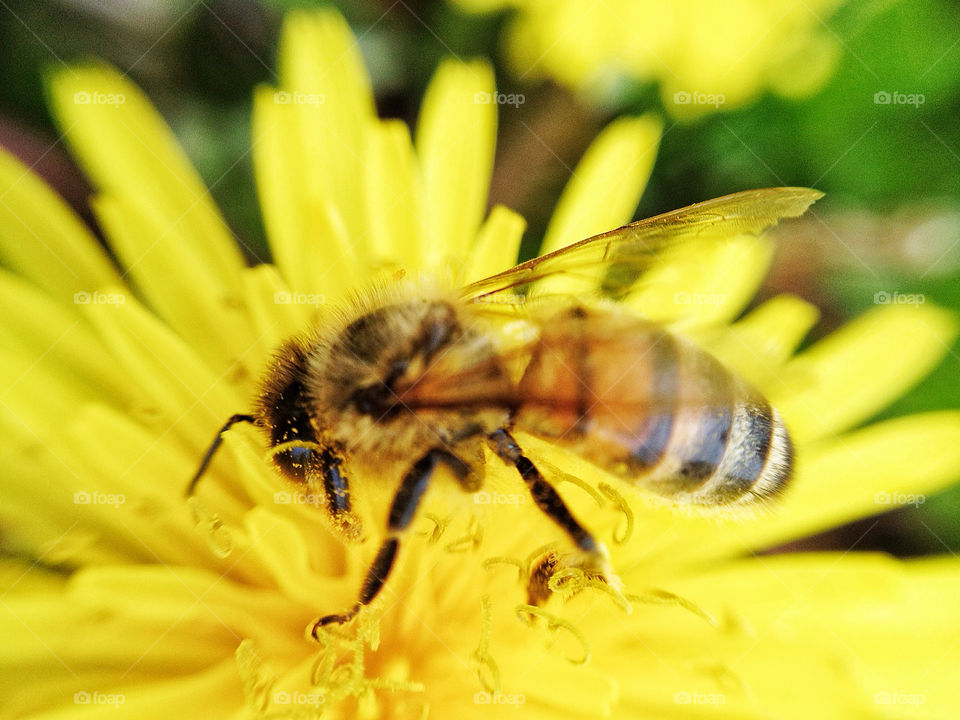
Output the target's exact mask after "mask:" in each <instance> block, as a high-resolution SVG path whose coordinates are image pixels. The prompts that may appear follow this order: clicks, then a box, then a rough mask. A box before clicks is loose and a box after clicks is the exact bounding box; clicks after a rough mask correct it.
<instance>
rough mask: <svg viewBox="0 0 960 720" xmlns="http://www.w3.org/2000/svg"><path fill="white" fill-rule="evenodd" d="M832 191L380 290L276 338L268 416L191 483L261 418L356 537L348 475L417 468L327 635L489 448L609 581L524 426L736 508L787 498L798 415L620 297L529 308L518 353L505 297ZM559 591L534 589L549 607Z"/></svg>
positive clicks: (643, 264) (643, 479)
mask: <svg viewBox="0 0 960 720" xmlns="http://www.w3.org/2000/svg"><path fill="white" fill-rule="evenodd" d="M820 197H821V193H819V192H817V191H815V190H810V189H806V188H788V187H785V188H770V189H763V190H751V191H746V192H740V193H736V194H733V195H727V196H725V197H721V198H717V199H714V200H709V201H706V202H702V203H698V204H695V205H691V206H689V207H686V208H683V209H680V210H676V211H673V212H669V213H666V214H663V215H658V216H656V217H653V218H649V219H646V220H641V221H639V222H635V223H632V224H629V225H625V226H624V227H621V228H619V229H616V230H612V231H610V232H605V233H602V234H600V235H596V236H594V237H590V238H587V239H586V240H582V241H580V242H577V243H574V244H572V245H569V246H567V247H565V248H562V249H560V250H557V251H556V252H552V253H549V254H546V255H543V256H541V257H538V258H535V259H533V260H530V261H528V262H525V263H522V264H520V265H518V266H516V267H514V268H512V269H510V270H507V271H505V272H502V273H499V274H497V275H494V276H492V277H489V278H486V279H484V280H480V281H478V282H474V283H472V284H470V285H468V286H466V287H465V288H461V289H459V290H449V289H439V290H437V289H425V288H424V287H414V286H413V285H406V284H397V285H395V286H394V287H392V288H386V289H385V288H378V289H373V290H370V291H369V292H367V293H366V294H365V295H362V296H361V297H360V299H359V300H358V301H357V302H356V303H354V304H353V305H352V306H351V307H349V308H347V309H345V310H343V311H342V312H341V313H340V314H339V315H338V316H336V317H335V318H333V319H330V320H329V321H327V322H325V323H324V324H323V325H322V326H320V327H315V328H313V329H311V330H309V331H308V332H305V333H304V334H302V335H300V336H297V337H294V338H292V339H290V340H289V341H287V342H286V343H285V344H284V345H283V346H282V347H280V348H279V350H278V351H277V353H276V356H275V357H274V359H273V361H272V363H271V364H270V367H269V369H268V370H267V372H266V373H265V374H264V376H263V378H262V380H261V382H260V387H259V392H258V393H257V395H256V398H255V401H254V408H253V411H252V413H250V414H238V415H234V416H233V417H231V418H230V419H229V420H228V421H227V422H226V423H225V424H224V426H223V427H222V428H221V429H220V431H219V432H218V433H217V436H216V437H215V439H214V440H213V443H212V444H211V445H210V448H209V449H208V451H207V453H206V455H205V456H204V457H203V459H202V461H201V463H200V467H199V468H198V470H197V472H196V474H195V475H194V477H193V479H192V480H191V481H190V484H189V486H188V488H187V494H188V496H190V495H192V494H193V493H194V491H195V489H196V487H197V483H198V482H199V480H200V478H201V477H202V475H203V473H204V471H205V470H206V468H207V466H208V465H209V463H210V461H211V460H212V458H213V456H214V454H215V452H216V450H217V448H218V447H219V445H220V443H221V441H222V436H223V433H225V432H226V431H227V430H229V429H230V428H231V427H232V426H233V425H235V424H237V423H251V424H253V425H256V426H257V427H259V428H261V429H262V430H263V432H264V433H265V435H266V441H267V443H268V444H269V446H270V448H271V453H270V454H271V457H272V461H273V464H274V466H275V467H276V469H277V471H279V473H280V474H281V475H282V476H284V477H285V478H286V479H287V480H289V481H291V482H292V483H294V484H295V485H296V486H297V487H298V488H300V489H301V490H302V491H304V492H309V493H318V494H320V495H321V496H322V497H324V498H325V501H326V505H327V510H328V513H329V517H330V519H331V520H332V522H333V524H334V526H335V527H337V528H338V529H339V530H340V531H341V533H342V534H343V535H344V536H345V537H347V538H352V539H356V538H358V537H359V536H360V521H359V519H358V516H357V515H356V514H355V513H354V512H353V511H352V509H351V491H352V490H351V485H350V482H349V477H350V468H351V467H352V466H359V465H360V464H363V465H366V466H367V467H372V468H384V467H396V466H397V465H398V464H400V465H401V467H405V473H404V474H403V476H402V477H401V478H400V480H399V485H398V486H397V489H396V491H395V493H394V495H393V499H392V503H391V505H390V508H389V512H388V515H387V522H386V528H387V529H386V534H385V536H384V539H383V540H382V542H381V544H380V547H379V550H378V551H377V554H376V556H375V557H374V559H373V562H372V563H371V565H370V567H369V570H368V572H367V574H366V578H365V580H364V582H363V585H362V586H361V588H360V591H359V594H358V597H357V600H356V602H355V603H354V604H353V605H352V607H350V608H348V609H346V610H345V611H343V612H339V613H336V614H330V615H326V616H324V617H322V618H320V619H319V620H318V621H317V622H316V624H315V625H314V628H313V633H314V636H316V633H317V632H318V629H319V628H320V627H322V626H325V625H329V624H334V623H345V622H347V621H349V620H350V619H351V618H353V617H354V616H355V615H356V614H357V613H358V612H360V610H361V609H362V608H363V607H364V606H366V605H368V604H369V603H370V602H372V601H373V599H374V598H375V597H376V596H377V595H378V593H379V592H380V591H381V589H382V588H383V586H384V583H385V582H386V581H387V578H388V577H389V575H390V572H391V569H392V568H393V567H394V564H395V561H396V559H397V555H398V553H399V550H400V543H401V540H402V538H403V537H404V533H405V532H406V531H407V530H408V528H409V527H410V525H411V523H412V521H413V519H414V517H415V515H416V512H417V508H418V507H419V505H420V503H421V501H422V499H423V497H424V495H425V494H426V492H427V490H428V486H429V485H430V480H431V478H432V477H433V476H434V475H435V474H436V472H437V470H438V469H439V468H441V467H443V468H445V469H446V470H447V471H449V474H450V475H452V476H453V477H454V478H455V479H456V481H457V482H458V483H459V484H460V485H461V486H462V488H463V489H464V490H466V491H468V492H475V491H476V490H478V489H479V487H480V485H481V483H482V477H483V467H482V464H483V458H484V455H483V446H484V445H487V446H488V447H489V448H490V449H491V450H492V451H493V453H494V454H496V455H497V456H498V457H499V458H500V459H501V460H502V461H503V462H504V463H506V464H507V465H508V466H511V467H513V468H515V469H516V471H517V472H518V473H519V475H520V477H521V478H522V479H523V481H524V483H525V484H526V486H527V487H528V488H529V491H530V494H531V496H532V498H533V500H534V502H535V504H536V505H537V507H538V508H539V509H540V510H542V511H543V512H544V513H545V514H546V515H547V516H548V517H549V518H550V519H552V520H553V521H554V522H555V523H556V525H557V526H558V528H559V529H560V530H562V531H563V532H564V533H565V534H566V535H567V536H568V537H569V539H570V541H572V543H573V545H574V546H575V547H576V552H577V553H578V555H579V557H580V558H581V565H582V567H583V568H584V569H585V570H587V571H590V572H593V573H596V574H598V575H599V576H601V577H603V578H607V579H612V578H613V577H614V576H613V575H612V573H611V571H610V568H609V561H608V556H607V551H606V549H605V547H604V546H603V544H602V543H601V542H600V541H598V540H597V539H596V538H595V537H594V536H593V534H591V532H590V531H589V530H588V529H587V528H586V527H584V526H583V525H582V524H581V523H580V521H579V520H578V519H577V518H576V517H574V515H573V513H572V512H571V511H570V510H569V509H568V507H567V505H566V504H565V503H564V501H563V499H562V498H561V496H560V495H559V493H558V492H557V491H556V490H555V489H554V487H553V485H551V483H550V481H549V480H548V479H547V478H545V477H544V476H543V474H542V473H541V472H540V470H539V469H538V468H537V465H536V464H535V463H534V462H533V461H532V460H531V459H530V458H529V457H528V456H527V454H526V453H525V452H524V450H523V448H522V447H521V446H520V444H519V443H518V442H517V440H516V439H515V437H514V434H513V432H514V430H522V431H523V432H525V433H528V434H530V435H533V436H536V437H539V438H543V439H545V440H548V441H550V442H552V443H555V444H556V445H558V446H561V447H564V448H567V449H569V450H572V451H573V452H575V453H577V454H579V455H580V456H582V457H583V458H585V459H586V460H588V461H590V462H592V463H593V464H595V465H596V466H597V467H598V468H600V469H602V470H604V471H607V472H609V473H612V474H614V475H616V476H619V477H620V478H622V480H623V481H624V482H625V483H628V484H631V485H633V486H636V487H640V488H644V489H646V490H649V491H652V492H653V493H655V494H657V495H660V496H663V497H666V498H668V499H670V500H671V501H674V502H677V503H687V504H693V505H697V506H703V507H720V506H731V505H745V504H749V503H754V502H757V501H762V500H764V499H768V498H771V497H773V496H775V495H776V494H777V493H778V492H780V491H781V490H782V489H783V487H784V486H785V485H786V484H787V483H788V482H789V480H790V477H791V469H792V449H791V442H790V437H789V434H788V432H787V430H786V428H785V426H784V423H783V420H782V419H781V417H780V415H779V413H778V412H777V411H776V410H775V409H774V408H773V407H772V406H771V405H770V403H769V402H768V401H767V400H766V399H765V398H764V397H763V396H762V395H761V394H760V393H759V392H758V391H756V390H755V389H754V388H752V387H751V386H750V385H749V384H748V383H747V382H746V381H745V380H743V379H742V378H740V377H738V376H737V375H736V374H734V373H733V372H731V371H730V370H728V369H727V368H726V367H724V366H723V365H722V364H721V363H720V362H719V361H718V360H716V359H715V358H713V357H712V356H711V355H709V354H708V353H707V352H705V351H704V350H701V349H699V348H698V347H696V346H695V345H694V344H692V343H691V342H689V341H687V340H685V339H683V338H681V337H679V336H678V335H676V334H674V333H672V332H670V331H669V330H668V329H667V328H666V327H663V326H661V325H658V324H657V323H654V322H652V321H650V320H647V319H644V318H643V317H640V316H638V315H636V314H631V313H627V312H626V311H622V310H618V309H617V306H616V303H607V304H603V303H594V304H592V305H588V304H587V303H584V302H579V301H575V300H573V299H572V298H569V297H562V298H559V299H556V300H555V301H554V302H544V303H536V302H529V303H522V304H521V303H516V304H514V305H512V306H510V309H509V313H512V314H513V315H512V317H517V316H519V317H522V319H523V321H524V322H526V323H528V324H529V326H530V327H532V328H533V329H534V332H533V333H531V334H530V337H529V338H527V339H525V340H523V341H522V342H519V343H516V344H515V346H514V347H512V348H510V349H509V350H505V349H504V347H503V344H502V343H501V342H500V338H499V335H498V331H497V325H496V323H491V320H490V318H491V315H494V314H496V313H497V312H500V314H501V315H508V314H509V313H508V311H505V310H498V309H496V307H495V306H496V303H491V302H490V301H491V300H496V299H497V298H503V297H508V298H518V297H535V296H536V295H537V289H538V288H542V287H544V283H543V281H545V280H547V279H549V278H556V277H560V276H570V275H572V274H574V273H576V272H578V271H580V272H583V271H584V270H586V269H593V270H596V271H599V275H598V277H599V278H600V282H599V290H600V292H601V293H602V294H606V295H608V296H614V297H615V296H616V295H617V294H618V293H624V292H626V291H627V290H629V289H630V288H631V287H634V286H636V284H637V282H638V281H639V279H640V278H641V277H642V276H643V273H644V271H646V270H648V269H649V268H650V267H651V266H652V265H653V264H654V263H655V262H658V261H659V260H660V259H662V258H663V256H664V253H665V252H667V251H668V250H670V249H671V248H673V247H677V246H681V245H685V244H688V243H699V242H704V243H711V242H720V241H722V240H724V239H726V238H730V237H734V236H742V235H756V236H759V235H761V234H762V233H763V232H764V231H765V230H767V229H768V228H769V227H771V226H772V225H774V224H776V223H777V222H778V221H779V220H780V219H782V218H791V217H797V216H799V215H801V214H802V213H803V212H805V211H806V209H807V208H808V207H809V206H810V205H811V204H812V203H813V202H814V201H816V200H817V199H818V198H820ZM504 305H507V304H506V303H504ZM536 572H538V573H539V574H540V575H542V574H543V572H544V569H543V568H540V569H539V570H538V571H536ZM536 572H535V574H536ZM542 580H543V579H542V578H541V584H543V583H542ZM532 582H533V581H532ZM543 594H544V593H543V591H542V589H541V590H540V591H537V592H535V591H533V590H531V591H530V595H531V598H533V599H534V600H542V596H543Z"/></svg>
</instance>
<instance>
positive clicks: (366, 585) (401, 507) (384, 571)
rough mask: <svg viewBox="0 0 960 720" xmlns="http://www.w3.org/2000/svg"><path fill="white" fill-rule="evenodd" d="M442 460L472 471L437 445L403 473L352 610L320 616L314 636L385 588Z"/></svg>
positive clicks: (462, 475) (460, 475) (345, 618)
mask: <svg viewBox="0 0 960 720" xmlns="http://www.w3.org/2000/svg"><path fill="white" fill-rule="evenodd" d="M439 463H444V464H446V465H447V467H449V468H450V469H451V470H452V471H453V472H454V474H455V475H456V476H457V477H458V478H460V479H461V480H462V479H463V478H465V477H466V476H467V474H468V473H469V472H470V468H469V466H468V465H467V464H466V463H465V462H464V461H463V460H461V459H460V458H458V457H457V456H456V455H454V454H453V453H451V452H450V451H449V450H445V449H443V448H434V449H432V450H430V451H428V452H427V453H426V454H425V455H424V456H423V457H422V458H420V459H419V460H417V462H415V463H414V465H413V467H412V468H410V470H409V471H408V472H407V474H406V475H405V476H404V478H403V481H402V482H401V483H400V487H399V488H398V489H397V493H396V495H394V496H393V504H392V505H391V506H390V515H389V516H388V517H389V519H388V522H387V533H388V534H387V538H386V540H384V541H383V543H382V544H381V545H380V550H379V551H378V552H377V556H376V558H374V561H373V564H372V565H371V566H370V569H369V570H368V571H367V576H366V578H365V579H364V581H363V585H362V586H361V588H360V597H359V599H358V600H357V602H356V603H355V604H354V606H353V607H352V608H350V610H348V611H347V612H345V613H341V614H339V615H327V616H325V617H322V618H320V619H319V620H318V621H317V622H316V624H315V625H314V626H313V636H314V638H316V637H317V630H318V629H319V628H321V627H323V626H324V625H330V624H332V623H340V624H342V623H345V622H347V621H348V620H350V619H351V618H352V617H353V616H355V615H356V614H357V613H358V612H360V609H361V608H362V607H363V606H364V605H369V604H370V603H371V602H373V599H374V598H375V597H376V596H377V595H378V594H379V592H380V590H381V589H382V588H383V585H384V583H385V582H386V581H387V577H388V576H389V575H390V571H391V570H392V569H393V562H394V560H396V557H397V551H398V550H399V549H400V536H401V535H402V534H403V532H404V531H406V529H407V528H408V527H409V526H410V523H411V522H413V517H414V515H415V514H416V511H417V507H418V506H419V504H420V499H421V498H422V497H423V493H424V492H425V491H426V489H427V485H428V484H429V482H430V477H431V476H432V475H433V471H434V470H436V468H437V465H438V464H439Z"/></svg>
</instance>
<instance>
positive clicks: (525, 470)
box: [490, 429, 602, 554]
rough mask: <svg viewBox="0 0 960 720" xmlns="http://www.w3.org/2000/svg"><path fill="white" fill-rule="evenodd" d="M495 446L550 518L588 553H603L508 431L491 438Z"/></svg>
mask: <svg viewBox="0 0 960 720" xmlns="http://www.w3.org/2000/svg"><path fill="white" fill-rule="evenodd" d="M490 439H491V440H492V441H493V443H494V450H495V452H496V453H497V455H499V456H500V457H501V458H502V459H503V460H505V461H506V462H509V463H510V464H512V465H514V466H516V468H517V471H518V472H519V473H520V477H522V478H523V480H524V482H526V483H527V487H528V488H530V494H531V495H532V496H533V501H534V502H535V503H536V504H537V507H538V508H540V509H541V510H542V511H543V512H544V513H546V515H547V516H548V517H549V518H550V519H551V520H553V521H554V522H555V523H556V524H557V525H559V526H560V527H561V529H563V530H564V531H565V532H566V533H567V535H569V536H570V539H571V540H573V542H574V543H575V544H576V546H577V547H578V548H580V549H581V550H582V551H583V552H585V553H590V554H592V553H596V552H602V551H601V550H600V549H599V548H600V547H602V545H601V544H600V543H598V542H597V541H596V539H594V537H593V535H591V534H590V532H589V531H588V530H587V529H586V528H584V527H583V526H582V525H581V524H580V523H579V522H577V520H576V518H574V517H573V514H572V513H571V512H570V510H569V509H568V508H567V506H566V504H565V503H564V502H563V498H561V497H560V493H558V492H557V491H556V490H555V489H554V488H553V485H551V484H550V483H548V482H547V481H546V480H545V479H544V477H543V475H541V474H540V471H539V470H537V466H536V465H534V464H533V463H532V462H531V461H530V460H529V458H527V456H526V455H524V454H523V451H522V450H521V449H520V446H519V445H518V444H517V441H516V440H514V439H513V436H512V435H511V434H510V433H508V432H507V431H506V430H503V429H500V430H497V431H496V432H494V433H492V434H491V435H490Z"/></svg>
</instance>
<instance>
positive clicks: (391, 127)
mask: <svg viewBox="0 0 960 720" xmlns="http://www.w3.org/2000/svg"><path fill="white" fill-rule="evenodd" d="M365 160H366V162H365V172H364V176H365V178H366V181H367V198H368V203H367V212H368V213H369V218H368V225H369V227H370V234H371V236H370V241H369V242H370V246H371V258H372V260H373V264H374V266H376V265H380V264H385V265H387V266H390V267H399V266H401V265H403V266H407V267H414V268H416V267H422V266H423V265H424V264H425V263H426V259H427V255H428V253H427V248H426V247H425V245H424V241H423V239H424V234H425V232H426V228H425V221H426V218H425V216H424V205H423V189H422V187H421V185H420V177H419V168H418V166H417V159H416V155H415V153H414V150H413V143H412V141H411V140H410V130H409V128H407V126H406V124H404V123H402V122H400V121H399V120H387V121H384V122H380V123H377V124H376V125H374V126H373V127H372V128H371V133H370V142H369V145H368V147H367V157H366V158H365Z"/></svg>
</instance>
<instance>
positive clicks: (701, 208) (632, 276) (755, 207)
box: [463, 187, 823, 302]
mask: <svg viewBox="0 0 960 720" xmlns="http://www.w3.org/2000/svg"><path fill="white" fill-rule="evenodd" d="M821 197H823V193H821V192H819V191H818V190H812V189H810V188H799V187H780V188H765V189H761V190H747V191H744V192H739V193H734V194H732V195H725V196H723V197H719V198H715V199H713V200H707V201H705V202H701V203H697V204H695V205H690V206H688V207H685V208H681V209H679V210H674V211H672V212H668V213H664V214H662V215H657V216H655V217H652V218H647V219H646V220H639V221H637V222H635V223H630V224H629V225H624V226H623V227H621V228H618V229H616V230H610V231H608V232H605V233H601V234H599V235H594V236H593V237H589V238H587V239H585V240H581V241H579V242H576V243H573V244H572V245H568V246H567V247H564V248H560V249H559V250H556V251H554V252H551V253H548V254H546V255H542V256H540V257H537V258H534V259H532V260H528V261H527V262H525V263H521V264H520V265H517V266H516V267H513V268H511V269H510V270H506V271H504V272H502V273H498V274H496V275H492V276H490V277H488V278H485V279H483V280H479V281H477V282H474V283H471V284H470V285H467V286H466V288H464V291H463V293H464V296H465V297H467V298H473V299H474V300H475V301H479V302H482V301H483V300H484V299H485V298H489V296H492V295H495V294H496V293H501V292H504V291H507V290H510V291H512V292H514V293H522V292H530V291H531V290H532V289H533V288H534V286H535V284H536V283H539V282H540V281H542V280H544V279H546V278H550V277H556V276H558V275H576V274H577V272H578V271H581V272H582V273H584V274H585V273H586V272H587V271H589V270H594V271H595V270H597V269H598V268H600V269H601V274H600V277H601V278H602V289H603V291H604V292H606V293H607V294H609V295H616V294H618V293H619V292H622V291H625V290H627V289H629V287H630V286H632V285H633V284H634V283H635V282H636V281H637V279H638V278H639V277H640V276H641V275H642V274H643V272H644V271H645V270H646V269H648V268H649V267H650V266H651V265H652V264H654V263H655V262H657V261H658V259H659V258H660V257H661V255H662V253H664V251H666V250H668V249H669V248H672V247H674V246H677V245H679V244H682V243H687V242H691V241H694V240H696V241H706V242H710V241H718V240H722V239H723V238H729V237H735V236H741V235H757V236H759V235H761V234H762V233H763V232H764V231H765V230H767V229H769V228H770V227H772V226H773V225H776V223H777V221H779V220H780V219H781V218H792V217H798V216H799V215H802V214H803V213H804V212H805V211H806V209H807V208H808V207H810V205H811V204H813V203H814V202H815V201H816V200H818V199H819V198H821ZM604 271H606V274H605V275H604V274H603V272H604Z"/></svg>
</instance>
